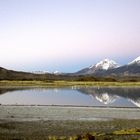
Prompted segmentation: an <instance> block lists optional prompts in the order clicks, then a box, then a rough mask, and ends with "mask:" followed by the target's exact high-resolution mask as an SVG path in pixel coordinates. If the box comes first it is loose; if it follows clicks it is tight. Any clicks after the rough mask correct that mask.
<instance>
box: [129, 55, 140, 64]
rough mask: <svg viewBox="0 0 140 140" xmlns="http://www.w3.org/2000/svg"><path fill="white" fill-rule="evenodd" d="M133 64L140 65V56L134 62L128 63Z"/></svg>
mask: <svg viewBox="0 0 140 140" xmlns="http://www.w3.org/2000/svg"><path fill="white" fill-rule="evenodd" d="M132 64H138V65H140V56H139V57H137V58H136V59H134V60H133V61H132V62H130V63H128V65H132Z"/></svg>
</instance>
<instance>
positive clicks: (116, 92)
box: [78, 88, 140, 107]
mask: <svg viewBox="0 0 140 140" xmlns="http://www.w3.org/2000/svg"><path fill="white" fill-rule="evenodd" d="M78 91H80V92H81V93H84V94H89V95H91V96H92V97H94V98H95V99H96V100H98V101H100V102H102V103H104V104H111V103H113V102H115V100H117V98H119V97H123V98H126V99H127V100H129V101H131V102H132V103H133V104H135V105H136V106H138V107H140V88H80V89H78Z"/></svg>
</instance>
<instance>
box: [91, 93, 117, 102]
mask: <svg viewBox="0 0 140 140" xmlns="http://www.w3.org/2000/svg"><path fill="white" fill-rule="evenodd" d="M91 96H93V97H94V98H96V99H97V100H98V101H100V102H102V103H104V104H111V103H113V102H114V101H115V100H116V98H117V97H116V96H110V95H109V94H108V93H103V94H96V95H93V94H92V95H91Z"/></svg>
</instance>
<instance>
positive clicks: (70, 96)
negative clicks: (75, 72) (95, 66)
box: [0, 87, 140, 107]
mask: <svg viewBox="0 0 140 140" xmlns="http://www.w3.org/2000/svg"><path fill="white" fill-rule="evenodd" d="M0 104H1V105H68V106H70V105H71V106H99V107H140V88H131V87H128V88H115V87H114V88H108V87H67V88H20V89H18V88H15V89H14V88H11V89H10V88H7V89H6V88H1V89H0Z"/></svg>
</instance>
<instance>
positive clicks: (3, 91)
mask: <svg viewBox="0 0 140 140" xmlns="http://www.w3.org/2000/svg"><path fill="white" fill-rule="evenodd" d="M25 89H27V88H0V95H2V94H5V93H7V92H12V91H18V90H25Z"/></svg>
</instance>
